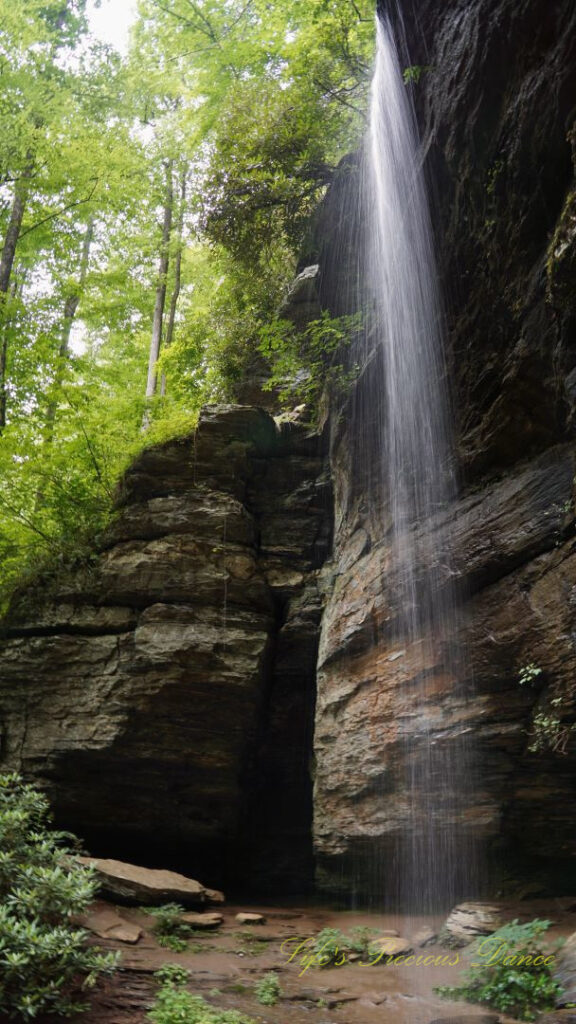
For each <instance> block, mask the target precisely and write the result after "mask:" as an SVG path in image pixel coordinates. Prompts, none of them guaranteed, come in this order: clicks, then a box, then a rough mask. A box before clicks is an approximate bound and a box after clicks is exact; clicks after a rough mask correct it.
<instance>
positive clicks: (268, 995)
mask: <svg viewBox="0 0 576 1024" xmlns="http://www.w3.org/2000/svg"><path fill="white" fill-rule="evenodd" d="M281 995H282V990H281V988H280V982H279V981H278V975H277V974H275V973H274V971H268V973H267V974H265V975H264V977H263V978H260V981H259V982H258V984H257V985H256V999H257V1000H258V1002H259V1003H262V1005H263V1006H275V1005H276V1003H277V1002H278V1000H279V999H280V996H281Z"/></svg>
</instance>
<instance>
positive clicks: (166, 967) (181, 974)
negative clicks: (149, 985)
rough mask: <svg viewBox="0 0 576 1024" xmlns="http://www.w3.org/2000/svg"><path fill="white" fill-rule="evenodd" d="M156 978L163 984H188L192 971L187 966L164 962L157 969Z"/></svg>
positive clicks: (176, 985)
mask: <svg viewBox="0 0 576 1024" xmlns="http://www.w3.org/2000/svg"><path fill="white" fill-rule="evenodd" d="M154 977H155V978H157V979H158V981H159V982H161V984H162V985H174V986H175V987H178V986H179V985H187V984H188V982H189V981H190V971H187V970H186V968H185V967H181V966H180V964H163V965H162V967H160V968H159V970H157V971H156V973H155V975H154Z"/></svg>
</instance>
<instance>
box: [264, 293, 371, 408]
mask: <svg viewBox="0 0 576 1024" xmlns="http://www.w3.org/2000/svg"><path fill="white" fill-rule="evenodd" d="M360 327H361V317H360V316H358V315H354V316H346V317H338V318H331V317H330V316H329V314H328V313H326V312H324V313H322V315H321V317H320V319H318V320H313V321H311V322H310V323H308V324H307V325H306V326H305V328H303V329H302V330H298V329H297V328H296V327H295V326H294V324H292V323H291V322H290V321H288V320H280V319H274V320H272V321H271V322H270V323H268V324H266V325H265V326H263V327H262V328H261V329H260V332H259V333H260V345H259V348H260V352H261V353H262V355H263V356H265V357H266V359H267V360H268V361H269V363H270V366H271V373H270V378H269V381H268V383H267V385H266V387H267V388H269V389H270V390H273V389H278V391H279V394H280V397H281V399H282V400H283V401H284V402H286V403H287V404H290V405H295V404H296V403H297V402H305V403H306V404H307V405H308V406H309V407H310V409H311V410H312V411H313V412H317V410H318V404H319V401H320V398H321V396H322V393H323V392H324V391H325V389H327V390H328V391H330V392H332V393H333V392H338V391H342V390H344V389H346V387H348V386H349V385H350V384H351V383H352V381H354V380H355V379H356V376H357V374H358V368H357V367H356V366H353V367H349V366H347V365H346V362H345V356H346V351H347V348H348V346H349V345H350V343H351V341H352V339H353V337H354V334H355V333H356V332H357V331H358V330H360Z"/></svg>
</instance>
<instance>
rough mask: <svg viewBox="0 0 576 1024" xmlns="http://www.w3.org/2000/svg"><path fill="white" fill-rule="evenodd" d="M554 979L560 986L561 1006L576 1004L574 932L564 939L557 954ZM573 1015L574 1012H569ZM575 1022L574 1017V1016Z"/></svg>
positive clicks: (575, 942) (575, 939)
mask: <svg viewBox="0 0 576 1024" xmlns="http://www.w3.org/2000/svg"><path fill="white" fill-rule="evenodd" d="M554 977H555V979H556V981H558V982H559V983H560V984H561V985H562V989H563V991H562V996H561V997H560V999H559V1000H558V1002H559V1003H560V1004H561V1005H564V1004H566V1003H576V932H572V935H570V936H569V938H567V939H566V942H565V943H564V945H563V947H562V949H561V950H560V952H559V954H558V959H557V961H556V966H555V968H554ZM571 1012H572V1013H573V1014H574V1011H571ZM575 1020H576V1015H575Z"/></svg>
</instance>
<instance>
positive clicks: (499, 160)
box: [315, 0, 576, 890]
mask: <svg viewBox="0 0 576 1024" xmlns="http://www.w3.org/2000/svg"><path fill="white" fill-rule="evenodd" d="M384 6H385V7H386V8H388V7H389V8H390V12H391V16H392V18H393V19H394V20H395V21H396V26H397V29H398V33H399V36H400V37H401V38H402V37H403V34H404V33H405V40H406V44H407V47H408V51H409V54H410V55H409V56H406V57H405V63H406V65H419V66H420V67H423V68H424V70H423V72H422V74H421V77H420V81H419V83H418V84H413V85H411V86H408V87H409V88H410V89H411V90H412V92H413V95H414V101H415V106H416V111H417V116H418V120H419V124H420V130H421V137H422V139H423V149H424V153H425V156H426V165H427V170H428V177H429V180H430V184H431V191H432V195H433V199H434V217H435V230H436V236H437V241H438V252H439V261H440V271H441V275H442V279H443V286H444V292H445V295H446V305H447V326H448V331H447V334H448V344H449V360H450V366H451V376H452V390H453V393H454V396H455V410H456V417H457V448H458V456H459V463H460V475H461V480H462V491H461V493H462V497H461V499H460V500H459V501H458V503H457V504H456V506H455V507H454V508H453V509H451V510H449V512H448V517H449V518H450V519H451V520H453V522H454V523H455V527H454V530H455V553H454V558H453V565H452V572H453V573H454V574H455V575H454V576H453V577H452V580H453V582H455V585H456V588H457V590H458V591H459V592H460V593H461V594H462V597H463V604H464V607H463V614H462V618H461V622H460V623H459V625H458V627H457V628H458V631H459V634H460V635H459V636H458V637H456V638H455V639H456V640H457V641H458V643H459V644H460V643H461V642H462V643H463V646H464V649H466V650H467V658H466V661H467V666H466V671H465V672H464V673H463V675H462V677H461V678H459V679H446V678H445V677H444V676H443V674H442V671H441V660H442V652H441V651H438V652H437V658H436V659H435V661H434V663H433V664H426V665H424V664H423V663H422V659H421V656H420V655H419V651H418V649H407V650H402V651H398V650H395V649H394V647H393V645H392V641H391V639H390V637H391V629H390V626H391V623H392V622H393V620H394V617H395V611H396V609H395V572H396V570H395V567H394V565H393V564H391V562H390V553H389V551H388V549H387V544H386V536H385V519H386V517H385V514H384V515H383V514H382V510H381V508H380V507H379V500H374V498H373V487H374V481H373V480H370V479H368V478H366V476H364V477H362V476H361V474H360V472H359V471H358V466H359V465H360V466H361V465H362V464H365V462H366V460H365V459H363V460H361V459H358V457H357V456H358V452H359V448H360V447H361V446H362V445H363V444H369V438H370V433H371V424H370V416H371V412H370V410H371V408H373V402H372V396H373V390H374V388H376V387H378V372H379V371H378V369H377V365H376V360H377V357H376V359H373V360H372V361H371V362H369V364H368V366H367V368H366V369H365V371H364V372H363V374H362V376H361V377H360V379H359V381H358V383H357V385H356V387H355V389H354V392H353V394H352V395H351V396H350V398H349V400H348V402H347V403H346V404H345V405H344V407H343V408H342V409H341V410H340V412H339V414H338V415H336V416H333V418H332V441H331V458H332V466H333V476H334V485H335V524H336V527H335V541H334V559H333V561H332V572H333V582H332V587H331V591H330V594H329V597H328V602H327V607H326V611H325V615H324V618H323V624H322V640H321V646H320V658H319V675H318V701H317V714H316V738H315V753H316V763H317V773H316V787H315V844H316V851H317V856H318V863H319V868H320V880H321V882H322V883H323V884H325V885H327V886H328V887H332V888H334V887H338V885H339V884H341V883H342V881H343V882H344V884H345V885H347V886H349V885H350V880H351V879H353V880H354V884H355V885H356V886H357V887H359V888H360V889H370V888H372V889H373V888H375V887H376V888H377V889H378V890H383V889H386V886H387V882H388V879H389V876H390V867H391V864H392V863H393V861H394V858H395V857H397V856H398V850H399V846H398V844H399V837H400V836H401V833H402V828H403V824H404V821H405V819H406V815H407V813H408V811H407V801H408V800H409V796H408V794H407V792H406V782H405V779H406V776H407V774H408V773H407V771H406V765H405V763H404V759H405V753H404V751H405V750H406V745H407V741H408V746H411V747H412V749H413V750H414V749H416V750H417V749H418V743H419V742H420V740H421V736H422V729H421V720H420V719H421V716H422V715H423V714H424V713H427V714H428V715H430V716H431V718H432V721H433V722H434V736H433V739H434V740H435V742H436V744H437V745H438V746H439V747H440V748H442V746H443V745H444V746H447V745H449V744H453V743H457V742H458V738H459V736H460V735H461V734H462V732H463V731H464V730H473V732H474V734H475V735H476V737H477V742H478V753H479V764H480V769H481V770H480V777H479V780H478V783H477V786H476V790H475V792H474V794H473V795H472V799H471V801H470V809H469V812H468V813H467V814H466V816H465V820H462V821H460V822H458V823H455V827H456V828H457V829H460V830H461V831H462V832H463V833H467V834H468V835H472V836H474V837H476V838H479V839H481V841H482V843H483V844H484V845H485V846H486V847H487V848H488V850H489V851H492V853H493V854H494V856H495V857H497V859H498V860H499V861H500V862H502V859H503V857H504V855H505V856H506V857H507V860H506V863H508V864H509V865H510V867H511V870H512V872H513V873H514V874H516V876H518V871H519V868H518V861H519V860H520V859H521V861H522V864H523V870H524V873H525V874H527V875H530V874H531V875H532V877H533V878H534V877H535V878H536V879H540V880H541V881H542V883H543V884H550V882H551V881H553V882H555V883H556V884H557V885H558V886H559V887H562V886H566V885H568V884H570V883H569V881H568V878H570V879H572V880H573V879H574V864H575V863H576V862H575V861H574V855H575V854H576V843H575V840H576V837H575V834H574V828H573V822H572V821H571V813H570V807H571V806H573V799H574V767H575V764H574V756H573V754H570V753H569V754H568V755H560V754H558V753H553V752H552V751H550V750H544V751H543V752H540V753H531V752H530V751H529V750H528V747H529V746H530V745H531V740H530V733H531V732H532V731H533V726H534V717H535V715H538V714H540V715H542V716H544V718H546V717H555V716H556V715H558V717H559V718H560V720H561V725H560V728H561V729H564V728H565V727H566V726H568V727H569V725H570V724H571V722H572V721H574V715H575V711H576V707H575V698H576V693H575V688H574V684H573V679H574V670H575V667H576V660H575V659H576V645H575V644H576V641H575V637H576V611H575V602H574V594H575V593H576V589H575V587H576V562H575V554H574V541H573V536H574V500H573V479H574V453H575V446H574V443H573V441H572V438H573V436H574V432H573V419H574V398H575V394H576V392H575V385H574V378H576V369H575V367H576V347H575V346H576V329H575V310H576V307H575V298H574V296H575V294H576V292H575V289H574V278H573V271H574V260H575V257H576V230H575V220H574V187H575V186H574V162H573V156H574V154H573V143H574V139H575V135H574V130H575V121H574V119H575V116H576V109H575V107H574V104H575V102H576V60H575V56H576V52H575V49H576V13H575V10H574V5H573V4H572V3H568V2H564V3H562V2H561V3H558V4H553V5H550V4H547V3H544V2H542V0H527V2H526V3H522V4H519V3H516V2H514V0H511V2H509V0H476V2H469V0H466V2H459V0H458V2H457V0H452V2H448V3H446V2H442V3H439V2H438V0H425V2H424V3H419V4H414V5H412V3H411V0H406V2H404V3H401V4H400V7H401V8H402V18H400V16H399V14H398V11H397V10H396V7H395V5H393V4H389V5H388V4H386V5H383V7H384ZM355 166H356V165H355V162H354V161H350V162H349V164H348V166H347V165H346V164H345V165H344V166H343V167H342V168H341V171H340V175H339V180H338V183H337V186H336V188H335V189H334V190H333V193H332V196H329V197H328V200H327V202H326V204H325V208H324V211H323V212H322V215H321V218H320V226H321V229H322V228H323V227H324V226H326V225H328V226H330V225H332V227H331V230H330V231H328V232H327V234H328V244H326V245H325V246H324V248H323V251H322V253H321V270H322V274H323V278H322V283H321V291H322V293H323V295H324V297H325V301H326V302H328V304H329V305H330V306H331V308H333V309H334V311H335V312H342V311H343V306H342V296H343V295H345V294H346V290H345V288H344V287H343V286H342V280H343V278H345V277H346V275H347V274H350V273H351V272H352V271H351V267H353V266H354V263H355V260H356V259H357V255H356V254H355V253H354V248H355V245H356V240H355V237H354V232H353V230H352V228H351V224H350V220H349V219H348V218H347V213H346V211H347V201H346V192H347V190H350V189H354V188H355V177H356V172H355ZM350 171H351V173H350ZM351 250H352V251H351ZM335 253H336V254H338V255H337V258H336V259H335V258H334V254H335ZM342 254H344V256H343V255H342ZM371 492H372V495H371ZM384 500H385V496H384ZM420 529H424V530H432V531H433V532H434V533H435V534H436V536H437V537H438V539H439V550H440V552H441V551H442V538H443V535H444V533H445V528H444V529H443V523H442V520H441V517H439V519H438V521H437V522H435V523H430V524H426V525H424V526H422V527H420ZM440 557H441V556H440ZM526 665H534V666H536V668H537V669H538V670H539V671H538V673H537V675H535V676H534V677H533V683H534V685H524V686H522V685H520V684H519V677H520V675H521V670H522V668H523V666H526ZM423 673H425V674H426V675H427V676H428V678H433V679H434V688H435V694H434V698H433V701H432V703H431V704H430V702H429V704H428V706H427V707H426V708H423V707H422V706H421V704H420V703H419V699H418V679H419V678H421V676H422V674H423ZM558 698H560V703H559V704H554V705H553V704H552V703H551V702H552V701H553V700H556V699H558ZM558 708H560V710H559V711H558V710H557V709H558ZM567 735H568V734H567V733H565V732H562V736H564V737H565V736H567ZM568 749H569V751H572V752H573V751H574V744H573V743H570V744H569V747H568ZM445 824H446V826H447V827H454V823H450V822H449V821H448V820H447V821H446V823H445ZM375 864H377V865H378V867H377V868H376V869H375V867H374V865H375ZM387 876H388V877H387Z"/></svg>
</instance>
